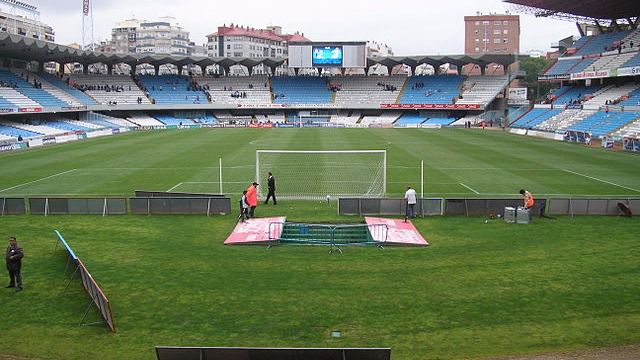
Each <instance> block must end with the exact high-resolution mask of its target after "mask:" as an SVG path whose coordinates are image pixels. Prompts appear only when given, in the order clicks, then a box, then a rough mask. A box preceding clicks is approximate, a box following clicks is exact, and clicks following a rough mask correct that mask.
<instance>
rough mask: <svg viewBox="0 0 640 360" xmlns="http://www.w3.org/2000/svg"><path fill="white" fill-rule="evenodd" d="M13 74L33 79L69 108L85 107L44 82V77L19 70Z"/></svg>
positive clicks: (15, 70)
mask: <svg viewBox="0 0 640 360" xmlns="http://www.w3.org/2000/svg"><path fill="white" fill-rule="evenodd" d="M12 72H13V73H14V74H16V75H17V76H20V77H21V78H23V79H30V80H31V79H32V80H35V81H37V82H38V83H40V87H41V89H42V90H44V91H46V92H48V93H49V94H51V95H52V96H54V97H56V98H57V99H60V100H62V101H64V102H65V103H67V104H68V106H83V104H82V103H81V102H80V101H79V100H78V99H76V98H75V97H73V96H71V95H69V94H68V93H66V92H64V91H62V90H61V89H60V88H58V87H56V86H54V85H52V84H50V83H49V82H47V81H46V80H44V79H43V78H42V77H40V76H38V75H36V74H34V73H31V72H28V71H25V70H19V69H13V70H12ZM94 103H95V102H94Z"/></svg>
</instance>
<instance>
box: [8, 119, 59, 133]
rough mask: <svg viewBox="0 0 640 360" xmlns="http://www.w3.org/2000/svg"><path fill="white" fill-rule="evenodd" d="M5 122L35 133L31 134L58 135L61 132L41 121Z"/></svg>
mask: <svg viewBox="0 0 640 360" xmlns="http://www.w3.org/2000/svg"><path fill="white" fill-rule="evenodd" d="M5 124H6V125H8V126H12V127H14V128H16V129H20V130H24V131H28V132H30V133H32V134H36V135H31V136H42V135H58V134H60V133H61V131H60V130H58V129H56V128H54V127H51V126H47V125H43V124H42V123H35V124H27V123H18V122H13V123H5Z"/></svg>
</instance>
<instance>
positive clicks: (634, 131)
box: [611, 119, 640, 140]
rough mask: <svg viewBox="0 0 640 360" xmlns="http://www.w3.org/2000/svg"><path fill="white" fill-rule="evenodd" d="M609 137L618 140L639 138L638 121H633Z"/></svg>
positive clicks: (639, 120) (639, 121)
mask: <svg viewBox="0 0 640 360" xmlns="http://www.w3.org/2000/svg"><path fill="white" fill-rule="evenodd" d="M611 137H613V138H614V139H617V140H620V139H622V138H624V137H640V119H638V120H636V121H633V122H631V123H629V124H627V125H625V126H623V127H621V128H619V129H618V130H616V131H614V132H613V133H611Z"/></svg>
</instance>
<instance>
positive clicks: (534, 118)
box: [511, 109, 562, 128]
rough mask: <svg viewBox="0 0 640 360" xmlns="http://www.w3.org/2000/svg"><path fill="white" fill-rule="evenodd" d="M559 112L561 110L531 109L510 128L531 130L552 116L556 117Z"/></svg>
mask: <svg viewBox="0 0 640 360" xmlns="http://www.w3.org/2000/svg"><path fill="white" fill-rule="evenodd" d="M561 111H562V110H556V109H532V110H531V111H529V112H528V113H526V114H524V115H523V116H522V117H521V118H519V119H518V120H517V121H516V122H515V123H513V124H512V125H511V126H512V127H518V128H533V127H534V126H536V125H538V124H540V123H542V122H543V121H545V120H547V119H549V118H551V117H552V116H555V115H558V114H559V113H560V112H561Z"/></svg>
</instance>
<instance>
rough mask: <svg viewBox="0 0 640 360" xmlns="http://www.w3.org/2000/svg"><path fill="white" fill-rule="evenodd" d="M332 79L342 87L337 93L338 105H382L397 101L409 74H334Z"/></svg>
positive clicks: (336, 100) (336, 102)
mask: <svg viewBox="0 0 640 360" xmlns="http://www.w3.org/2000/svg"><path fill="white" fill-rule="evenodd" d="M332 80H333V81H334V84H335V85H337V86H339V88H340V91H337V92H336V93H335V104H336V105H342V106H351V105H369V104H374V105H380V104H395V103H396V100H397V99H398V96H399V94H400V91H401V89H402V87H403V85H404V84H405V82H406V81H407V76H403V75H392V76H388V77H387V76H385V77H382V76H363V75H350V76H334V77H332Z"/></svg>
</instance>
